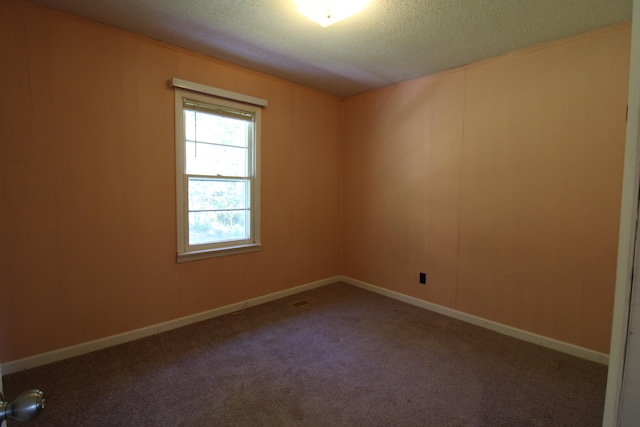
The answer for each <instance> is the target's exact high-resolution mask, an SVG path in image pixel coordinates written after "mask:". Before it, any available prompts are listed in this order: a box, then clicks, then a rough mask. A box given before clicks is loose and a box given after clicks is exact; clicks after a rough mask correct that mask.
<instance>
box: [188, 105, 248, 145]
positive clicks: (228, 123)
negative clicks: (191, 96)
mask: <svg viewBox="0 0 640 427" xmlns="http://www.w3.org/2000/svg"><path fill="white" fill-rule="evenodd" d="M184 113H185V116H184V120H185V123H184V124H185V137H186V139H188V140H191V141H199V142H209V143H215V144H223V145H234V146H238V147H246V146H247V132H248V130H249V126H250V122H247V121H245V120H238V119H233V118H229V117H223V116H218V115H216V114H211V113H205V112H202V111H193V110H185V111H184Z"/></svg>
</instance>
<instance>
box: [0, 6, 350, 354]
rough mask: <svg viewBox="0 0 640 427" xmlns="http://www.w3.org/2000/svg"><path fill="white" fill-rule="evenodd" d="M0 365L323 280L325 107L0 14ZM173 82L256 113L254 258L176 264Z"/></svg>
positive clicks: (171, 54) (336, 219)
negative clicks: (229, 97) (244, 100)
mask: <svg viewBox="0 0 640 427" xmlns="http://www.w3.org/2000/svg"><path fill="white" fill-rule="evenodd" d="M0 58H1V61H2V66H0V77H1V78H0V80H1V81H3V82H5V87H4V90H3V95H2V101H1V103H0V107H1V110H0V117H1V121H0V144H1V145H0V149H1V152H0V162H1V163H0V196H1V201H0V206H1V207H2V208H1V211H2V213H1V215H2V216H1V217H0V233H1V235H0V274H1V276H0V279H1V280H0V283H1V286H2V289H1V295H2V297H3V304H2V310H1V312H2V314H1V316H2V320H3V322H2V323H1V324H0V333H1V335H0V342H1V343H2V352H1V353H0V360H2V361H3V362H9V361H12V360H16V359H19V358H22V357H25V356H30V355H35V354H39V353H43V352H46V351H49V350H54V349H59V348H63V347H66V346H70V345H74V344H79V343H82V342H86V341H89V340H93V339H97V338H102V337H106V336H110V335H113V334H117V333H121V332H125V331H130V330H133V329H136V328H140V327H144V326H149V325H153V324H157V323H160V322H164V321H168V320H172V319H175V318H179V317H182V316H187V315H190V314H194V313H198V312H202V311H205V310H209V309H212V308H216V307H220V306H224V305H227V304H230V303H234V302H238V301H242V300H246V299H249V298H253V297H257V296H261V295H265V294H268V293H271V292H276V291H279V290H282V289H287V288H291V287H294V286H297V285H301V284H305V283H309V282H313V281H316V280H319V279H324V278H327V277H332V276H335V275H336V274H338V268H339V251H340V244H339V242H340V235H339V233H340V174H339V173H338V171H339V170H340V156H341V151H340V135H341V120H342V119H341V100H340V99H339V98H336V97H333V96H329V95H326V94H322V93H320V92H316V91H313V90H310V89H306V88H303V87H301V86H297V85H294V84H291V83H289V82H285V81H283V80H279V79H276V78H273V77H270V76H267V75H263V74H259V73H255V72H249V71H247V70H244V69H241V68H239V67H233V66H230V65H228V64H225V63H223V62H221V61H217V60H213V59H211V58H207V57H205V56H202V55H197V54H193V53H190V52H188V51H186V50H181V49H178V48H174V47H172V46H169V45H166V44H162V43H156V42H154V41H152V40H150V39H145V38H142V37H138V36H134V35H131V34H129V33H125V32H122V31H118V30H113V29H110V28H108V27H106V26H101V25H98V24H94V23H91V22H89V21H85V20H80V19H74V18H70V17H68V16H65V15H61V14H57V13H52V12H50V11H47V10H46V9H41V8H39V7H35V6H30V5H29V4H28V3H15V2H6V1H0ZM173 77H178V78H181V79H185V80H190V81H194V82H198V83H202V84H207V85H211V86H216V87H219V88H222V89H226V90H231V91H235V92H240V93H244V94H247V95H251V96H256V97H260V98H265V99H268V101H269V106H268V107H267V108H266V109H265V110H264V113H263V116H262V117H263V129H262V145H261V149H262V163H261V166H262V181H261V182H262V187H261V191H262V200H263V203H262V241H263V244H264V246H263V249H262V250H261V251H260V252H257V253H251V254H245V255H239V256H230V257H222V258H215V259H208V260H203V261H194V262H188V263H183V264H177V263H176V224H175V211H176V207H175V154H174V153H175V142H174V135H175V134H174V117H173V116H174V112H173V108H174V94H173V90H171V89H170V88H169V87H168V86H167V82H168V81H169V80H170V79H171V78H173Z"/></svg>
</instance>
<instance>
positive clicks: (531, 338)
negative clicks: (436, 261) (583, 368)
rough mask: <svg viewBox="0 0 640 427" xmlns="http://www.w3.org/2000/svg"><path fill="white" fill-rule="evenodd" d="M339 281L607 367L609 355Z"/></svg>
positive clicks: (361, 284) (357, 282) (346, 279)
mask: <svg viewBox="0 0 640 427" xmlns="http://www.w3.org/2000/svg"><path fill="white" fill-rule="evenodd" d="M340 280H341V281H343V282H345V283H348V284H350V285H353V286H357V287H359V288H363V289H366V290H368V291H371V292H375V293H377V294H380V295H384V296H386V297H389V298H393V299H396V300H398V301H402V302H406V303H408V304H411V305H415V306H417V307H420V308H424V309H426V310H430V311H433V312H436V313H439V314H443V315H445V316H448V317H452V318H454V319H458V320H462V321H464V322H467V323H471V324H473V325H476V326H481V327H483V328H486V329H490V330H492V331H495V332H499V333H501V334H503V335H507V336H510V337H513V338H517V339H520V340H523V341H527V342H530V343H534V344H538V345H541V346H543V347H547V348H550V349H553V350H557V351H560V352H563V353H567V354H570V355H572V356H576V357H579V358H582V359H586V360H590V361H592V362H597V363H600V364H602V365H608V363H609V355H607V354H604V353H599V352H597V351H594V350H589V349H587V348H584V347H579V346H577V345H573V344H569V343H566V342H563V341H558V340H555V339H553V338H548V337H545V336H542V335H538V334H534V333H532V332H527V331H523V330H522V329H517V328H514V327H511V326H507V325H503V324H502V323H498V322H494V321H491V320H487V319H483V318H481V317H477V316H473V315H471V314H467V313H463V312H461V311H457V310H454V309H451V308H447V307H444V306H441V305H438V304H433V303H430V302H427V301H424V300H421V299H418V298H414V297H411V296H408V295H405V294H401V293H399V292H395V291H390V290H388V289H385V288H381V287H379V286H375V285H372V284H370V283H366V282H362V281H360V280H356V279H352V278H350V277H346V276H341V278H340Z"/></svg>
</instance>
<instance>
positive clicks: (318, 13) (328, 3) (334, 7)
mask: <svg viewBox="0 0 640 427" xmlns="http://www.w3.org/2000/svg"><path fill="white" fill-rule="evenodd" d="M297 3H298V9H297V11H298V12H300V13H301V14H303V15H304V16H306V17H307V18H309V19H311V20H312V21H314V22H317V23H318V24H320V25H321V26H323V27H328V26H329V25H331V24H335V23H336V22H338V21H341V20H343V19H345V18H348V17H350V16H352V15H355V14H356V13H358V12H362V9H364V7H365V6H366V5H367V3H369V0H297Z"/></svg>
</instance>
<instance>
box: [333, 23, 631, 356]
mask: <svg viewBox="0 0 640 427" xmlns="http://www.w3.org/2000/svg"><path fill="white" fill-rule="evenodd" d="M629 48H630V25H622V26H617V27H613V28H609V29H606V30H602V31H598V32H594V33H590V34H586V35H582V36H580V37H576V38H573V39H571V40H565V41H561V42H556V43H552V44H549V45H545V46H541V47H538V48H535V49H530V50H527V51H523V52H519V53H516V54H511V55H506V56H503V57H500V58H495V59H492V60H488V61H483V62H481V63H477V64H472V65H470V66H466V67H463V68H460V69H457V70H453V71H450V72H446V73H442V74H439V75H435V76H430V77H426V78H423V79H419V80H415V81H412V82H408V83H405V84H401V85H398V86H394V87H390V88H386V89H383V90H380V91H376V92H372V93H368V94H364V95H360V96H355V97H352V98H348V99H347V100H346V101H345V104H344V123H345V124H344V142H343V144H344V154H343V156H344V160H343V168H344V183H343V234H342V237H343V259H342V265H341V273H342V274H344V275H346V276H349V277H352V278H354V279H358V280H362V281H364V282H368V283H371V284H374V285H378V286H381V287H384V288H387V289H390V290H394V291H397V292H401V293H404V294H407V295H411V296H414V297H417V298H420V299H423V300H426V301H430V302H434V303H436V304H440V305H443V306H446V307H449V308H453V309H456V310H459V311H462V312H465V313H469V314H472V315H476V316H479V317H482V318H485V319H489V320H493V321H497V322H500V323H503V324H506V325H510V326H513V327H516V328H519V329H523V330H526V331H530V332H533V333H537V334H540V335H544V336H547V337H551V338H555V339H558V340H561V341H564V342H568V343H573V344H576V345H579V346H582V347H585V348H589V349H593V350H596V351H599V352H603V353H608V351H609V338H610V332H611V317H612V310H613V291H614V282H615V265H616V252H617V237H618V220H619V205H620V191H621V179H622V178H621V177H622V163H623V154H624V153H623V146H624V138H625V109H626V104H627V85H628V67H629ZM421 271H422V272H426V274H427V280H428V284H427V285H426V286H424V285H420V284H418V273H419V272H421Z"/></svg>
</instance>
